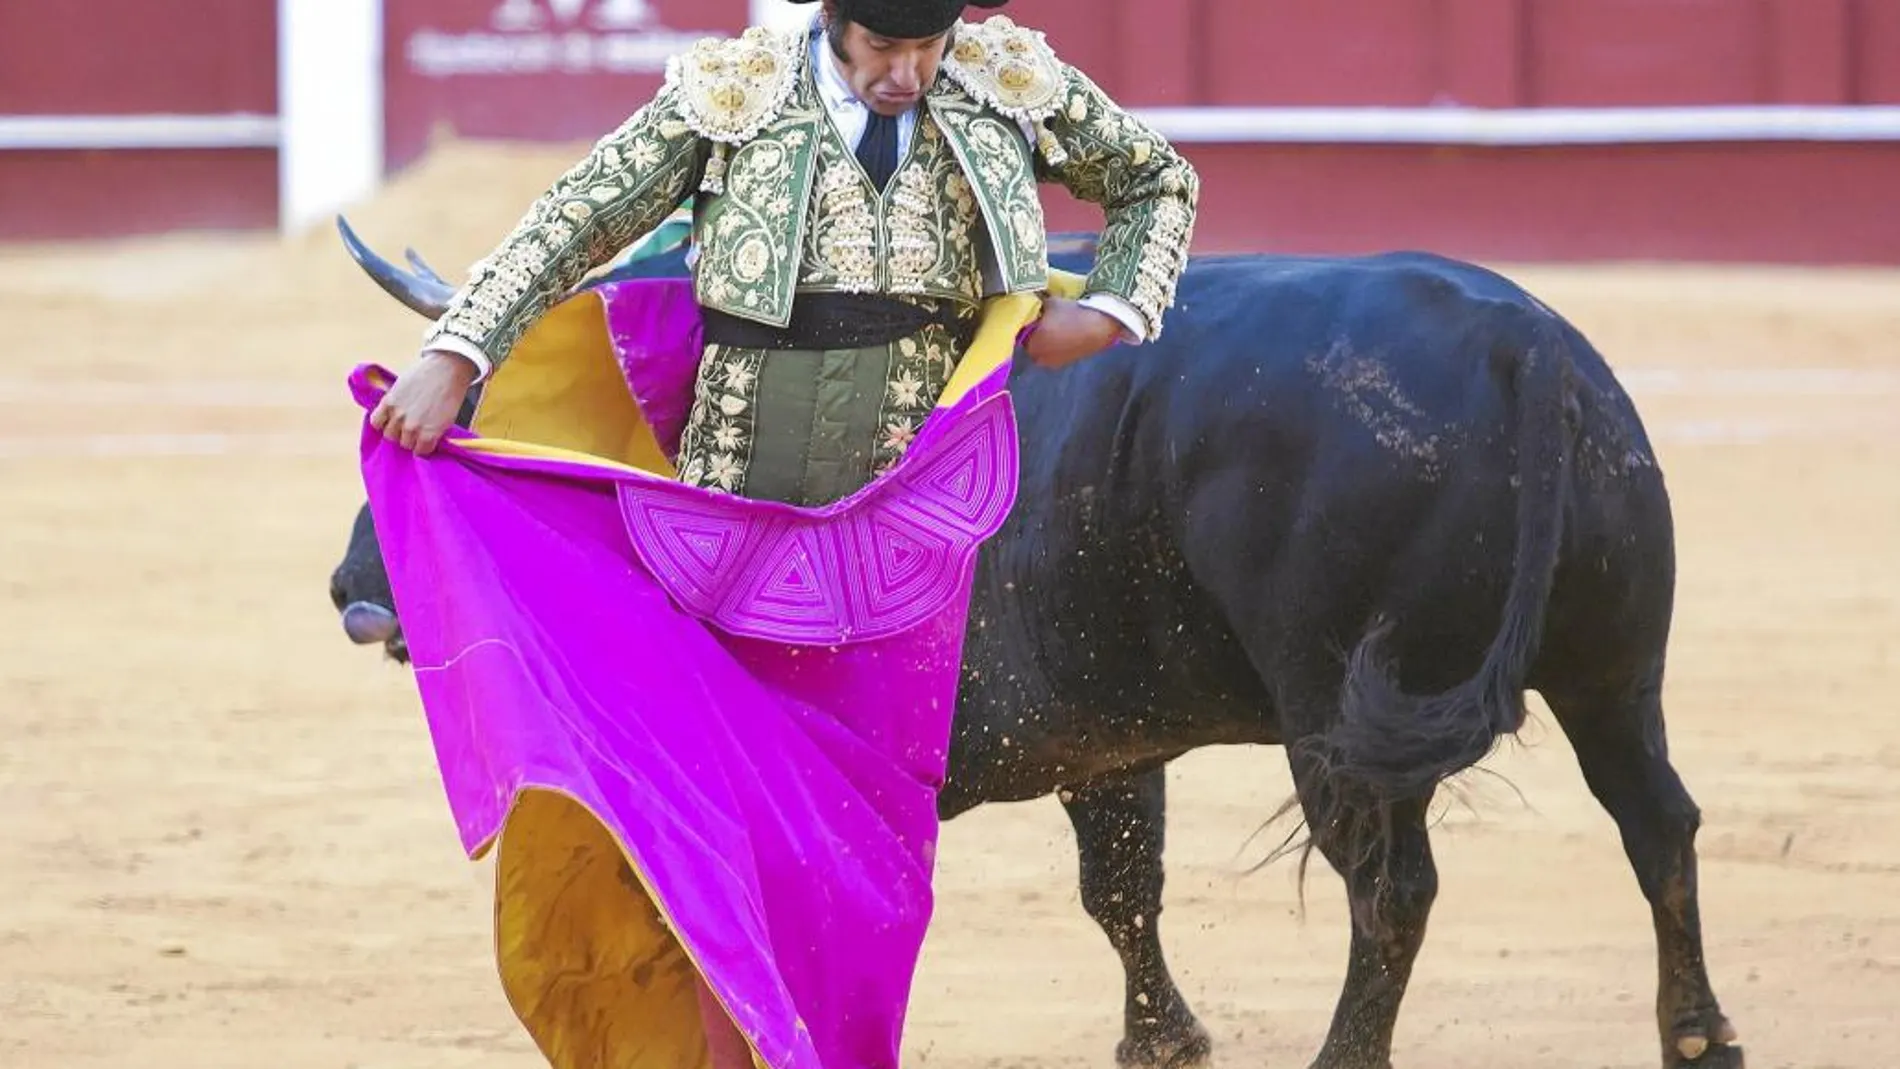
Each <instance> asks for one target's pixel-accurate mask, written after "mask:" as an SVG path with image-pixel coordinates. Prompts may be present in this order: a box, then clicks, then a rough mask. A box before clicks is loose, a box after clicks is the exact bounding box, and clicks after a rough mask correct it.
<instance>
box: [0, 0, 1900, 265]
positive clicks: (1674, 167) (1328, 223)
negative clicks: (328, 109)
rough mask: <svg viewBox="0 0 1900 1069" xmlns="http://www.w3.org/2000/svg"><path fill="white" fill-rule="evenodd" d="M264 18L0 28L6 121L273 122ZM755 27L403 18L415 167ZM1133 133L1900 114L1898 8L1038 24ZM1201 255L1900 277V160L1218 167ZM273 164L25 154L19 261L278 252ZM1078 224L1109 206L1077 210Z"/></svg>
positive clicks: (1363, 2) (1743, 6)
mask: <svg viewBox="0 0 1900 1069" xmlns="http://www.w3.org/2000/svg"><path fill="white" fill-rule="evenodd" d="M274 8H275V5H274V4H271V3H269V2H267V0H93V2H91V3H87V4H83V5H81V4H53V3H39V4H29V3H0V114H9V113H10V114H54V113H63V114H86V113H93V114H98V113H117V114H141V113H161V112H170V113H183V114H206V113H223V112H231V111H244V112H260V113H265V114H268V113H271V112H274V110H275V99H274V97H275V88H274V86H275V56H276V46H275V17H274ZM746 8H747V5H746V0H387V7H386V11H387V19H388V24H387V34H386V55H387V59H386V75H387V79H388V84H387V87H386V98H387V102H388V109H389V114H388V122H387V139H388V152H389V162H390V166H391V168H392V169H394V168H399V167H401V166H404V165H406V164H407V163H409V162H412V161H413V160H414V159H415V158H416V157H417V156H418V155H419V154H420V153H422V152H424V151H426V148H427V145H428V141H429V138H430V137H431V136H432V133H433V132H435V131H438V130H452V131H455V132H457V133H459V134H461V135H463V136H470V137H486V138H513V139H525V140H536V141H559V142H570V143H571V142H584V141H588V140H591V139H593V138H595V137H598V136H600V135H601V134H603V133H605V132H606V131H607V130H609V129H611V128H612V127H613V126H614V125H615V124H617V123H618V122H620V121H621V120H622V119H623V118H625V116H626V115H627V114H629V113H630V112H631V111H632V110H633V108H635V107H637V106H638V105H639V103H640V102H641V101H643V100H645V99H646V98H647V97H648V96H649V95H651V93H652V92H653V91H654V89H655V88H657V86H658V84H659V81H660V71H661V69H662V61H663V58H664V56H665V55H666V54H668V53H670V52H673V51H675V50H677V49H678V48H681V47H684V46H685V45H687V44H689V43H690V42H691V41H692V40H693V39H695V38H697V37H699V36H701V35H704V34H729V33H731V32H734V31H735V30H736V29H737V28H738V27H739V26H741V25H742V24H743V22H744V20H745V14H746ZM1010 10H1011V13H1012V14H1013V15H1015V17H1017V18H1018V19H1019V20H1020V21H1023V22H1025V23H1029V24H1031V25H1035V26H1037V27H1039V28H1042V29H1043V30H1045V31H1046V32H1047V33H1048V35H1049V37H1050V40H1051V41H1052V42H1053V43H1054V44H1055V45H1056V46H1057V48H1058V50H1059V51H1060V52H1061V53H1062V54H1063V55H1064V57H1065V58H1067V59H1069V60H1071V61H1072V62H1075V63H1077V64H1078V65H1080V66H1082V67H1084V68H1085V69H1086V70H1088V71H1089V72H1090V73H1091V75H1093V76H1094V77H1095V78H1096V80H1097V81H1099V82H1100V83H1101V84H1102V85H1103V86H1104V87H1105V88H1107V89H1108V90H1109V91H1110V92H1111V93H1113V94H1114V95H1116V96H1117V97H1118V98H1119V99H1121V100H1122V101H1124V102H1125V103H1127V104H1130V105H1135V106H1190V105H1241V106H1250V105H1317V106H1328V105H1331V106H1340V105H1373V106H1379V105H1396V106H1406V107H1428V106H1433V105H1466V106H1475V107H1486V108H1511V107H1516V108H1535V107H1547V106H1567V107H1569V106H1602V105H1706V104H1781V103H1800V104H1821V105H1855V104H1900V0H1666V2H1665V0H1326V2H1324V3H1315V2H1313V0H1169V2H1168V3H1163V4H1157V3H1154V2H1153V0H1145V2H1143V0H1015V3H1014V4H1012V5H1011V8H1010ZM1187 151H1188V152H1189V154H1190V155H1191V156H1192V157H1193V158H1194V159H1195V160H1196V162H1197V163H1198V164H1199V165H1200V166H1201V168H1202V171H1203V174H1204V177H1205V178H1206V182H1207V197H1206V202H1205V208H1204V215H1203V219H1202V223H1201V226H1200V228H1199V231H1198V235H1199V237H1198V241H1197V244H1198V245H1199V246H1200V247H1203V248H1208V249H1216V248H1218V249H1232V248H1245V247H1259V248H1283V249H1298V250H1302V251H1333V250H1358V249H1365V248H1382V247H1393V246H1428V247H1431V248H1436V249H1441V250H1443V251H1447V252H1455V253H1461V254H1466V255H1482V256H1517V257H1535V258H1559V259H1561V258H1595V257H1612V258H1614V257H1635V256H1641V257H1694V258H1699V259H1717V260H1721V259H1771V260H1791V261H1863V262H1887V263H1900V235H1897V234H1896V233H1895V228H1896V227H1897V226H1900V221H1897V220H1896V216H1897V215H1900V213H1896V212H1895V210H1894V208H1893V195H1892V194H1891V193H1889V192H1886V191H1890V190H1893V189H1895V188H1900V183H1897V182H1896V169H1897V168H1900V162H1896V161H1897V160H1900V143H1895V142H1876V143H1866V144H1830V143H1802V142H1789V143H1778V144H1748V143H1743V144H1723V145H1713V144H1710V145H1659V146H1611V147H1602V148H1589V147H1577V148H1525V149H1500V150H1472V149H1464V148H1448V147H1433V146H1417V147H1407V146H1376V147H1374V146H1367V147H1353V146H1323V145H1322V146H1289V145H1195V146H1189V147H1188V149H1187ZM274 162H275V154H274V153H273V152H270V151H267V150H228V151H204V150H195V151H174V152H135V151H108V152H18V151H0V238H18V237H64V236H79V235H94V234H115V233H127V232H135V231H152V230H163V229H170V228H174V227H248V226H268V225H271V224H272V223H273V222H274V220H275V213H276V179H275V176H274ZM1049 200H1050V204H1051V213H1052V219H1053V221H1054V222H1055V223H1056V224H1057V225H1062V226H1073V225H1088V224H1089V223H1090V222H1091V221H1092V219H1093V218H1094V213H1093V211H1092V210H1091V209H1087V208H1084V207H1080V206H1077V205H1075V204H1073V203H1069V202H1068V201H1067V198H1066V197H1064V196H1063V195H1062V194H1061V193H1060V192H1059V191H1052V193H1051V195H1050V198H1049Z"/></svg>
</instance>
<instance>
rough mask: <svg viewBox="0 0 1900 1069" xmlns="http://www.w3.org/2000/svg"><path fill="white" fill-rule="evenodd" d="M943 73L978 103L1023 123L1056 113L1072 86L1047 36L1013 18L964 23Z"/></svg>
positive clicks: (995, 16) (1005, 16) (994, 17)
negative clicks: (1069, 86) (1067, 90)
mask: <svg viewBox="0 0 1900 1069" xmlns="http://www.w3.org/2000/svg"><path fill="white" fill-rule="evenodd" d="M942 70H943V74H944V76H945V77H947V78H949V79H950V81H952V82H954V83H955V84H956V85H957V87H958V88H960V89H962V90H963V91H964V92H965V93H968V94H969V95H970V96H972V97H974V98H975V99H976V100H977V102H978V103H980V104H982V105H984V106H985V107H988V108H990V109H991V110H993V111H996V112H998V113H1000V114H1003V115H1006V116H1008V117H1010V118H1012V119H1015V120H1017V121H1018V122H1040V121H1042V120H1043V119H1046V118H1048V117H1049V116H1050V115H1053V114H1055V111H1056V109H1057V108H1058V107H1060V106H1061V105H1062V101H1063V96H1064V93H1065V91H1066V89H1067V88H1068V75H1067V71H1066V69H1065V68H1064V66H1063V64H1062V61H1061V60H1060V59H1058V58H1056V53H1055V49H1053V48H1051V47H1050V46H1049V42H1048V40H1047V39H1045V38H1044V36H1043V34H1042V32H1041V31H1040V30H1034V29H1031V28H1029V27H1027V26H1022V25H1018V24H1017V23H1016V22H1015V21H1014V20H1012V19H1011V18H1009V17H1008V16H1007V15H993V16H991V17H989V18H987V19H985V20H983V21H982V22H968V23H961V24H959V25H958V27H957V42H956V45H955V46H954V47H953V48H951V49H950V54H949V55H947V56H945V57H944V62H943V68H942Z"/></svg>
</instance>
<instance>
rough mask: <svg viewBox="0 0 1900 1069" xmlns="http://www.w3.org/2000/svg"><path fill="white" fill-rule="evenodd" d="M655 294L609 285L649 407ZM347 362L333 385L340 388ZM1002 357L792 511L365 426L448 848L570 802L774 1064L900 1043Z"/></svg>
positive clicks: (888, 1067)
mask: <svg viewBox="0 0 1900 1069" xmlns="http://www.w3.org/2000/svg"><path fill="white" fill-rule="evenodd" d="M677 295H678V291H677V289H675V288H673V287H671V286H670V285H669V284H668V282H653V283H648V282H641V283H635V284H623V285H621V286H619V287H617V288H616V289H615V291H614V292H612V293H610V294H607V295H606V299H607V301H608V305H607V308H608V315H609V320H610V322H611V324H612V330H613V332H614V334H615V336H616V340H617V344H619V339H620V337H621V332H622V331H623V329H624V330H626V331H627V332H628V334H627V337H628V338H629V339H630V340H631V343H630V344H625V345H622V346H621V351H622V354H623V356H625V357H626V358H627V365H628V368H629V375H628V378H629V381H630V384H633V385H631V386H630V388H632V389H633V390H634V391H635V393H636V396H639V397H641V399H642V402H643V404H646V405H652V406H657V410H658V411H660V412H663V413H664V412H672V411H674V410H673V409H668V408H666V407H665V406H666V405H668V404H678V403H680V401H679V398H680V397H681V393H682V390H684V391H685V392H686V393H687V394H690V380H691V375H692V371H693V367H692V364H691V363H690V362H681V361H678V360H673V361H671V362H670V364H669V366H667V367H666V368H664V369H662V368H661V367H660V366H659V365H660V363H662V362H665V360H664V358H656V359H655V360H654V361H649V362H643V361H642V359H641V358H640V357H639V356H638V354H639V353H641V352H655V353H675V354H676V353H677V352H678V351H679V349H680V348H681V346H679V345H675V344H672V343H671V342H670V341H667V340H665V339H662V342H663V343H656V344H652V345H643V344H642V343H640V342H639V341H638V338H639V336H640V335H641V334H642V330H643V329H644V330H649V331H650V330H662V329H677V328H678V326H679V316H678V314H676V313H678V311H679V308H678V306H677V304H676V303H675V302H674V300H673V299H674V298H675V297H677ZM649 301H651V302H656V303H646V302H649ZM628 302H634V303H639V304H641V305H642V307H640V308H638V309H634V308H629V307H627V304H628ZM641 322H645V323H646V324H647V326H646V327H645V328H640V327H639V326H638V324H639V323H641ZM668 324H671V328H669V327H668ZM695 344H696V343H695ZM371 370H372V369H371V368H369V367H367V366H365V367H361V368H358V369H357V370H356V373H355V374H354V375H353V376H352V378H351V385H352V389H353V392H354V395H355V397H356V398H357V401H358V402H359V403H360V404H362V405H363V406H364V407H365V409H366V410H367V409H369V408H372V407H373V406H374V404H375V402H376V400H377V398H378V396H379V393H378V391H377V390H376V389H375V388H374V387H373V386H372V385H371V379H370V377H369V374H368V373H369V372H370V371H371ZM643 376H644V378H643ZM1006 377H1007V368H1006V367H1005V368H1002V369H999V370H998V371H997V372H996V373H995V374H993V375H992V376H991V377H990V378H989V379H988V380H986V381H985V382H984V383H982V384H981V385H980V386H979V387H978V388H977V389H975V390H973V391H972V392H971V393H970V394H969V395H967V396H965V397H964V398H962V399H961V400H959V401H958V402H957V403H956V404H955V405H954V406H952V407H949V408H946V409H942V410H939V411H938V412H937V413H936V414H935V415H933V416H932V418H931V419H930V420H929V421H928V422H927V423H926V425H925V427H924V428H923V430H922V431H921V432H920V433H919V435H918V437H917V439H916V440H915V442H914V443H913V445H912V446H911V448H910V450H909V452H908V454H907V456H906V457H905V458H904V459H903V460H902V461H901V462H900V463H899V464H898V465H896V466H895V467H894V468H893V469H892V470H891V471H890V472H888V473H887V474H885V475H884V476H882V477H881V478H880V479H878V480H877V481H876V482H874V483H872V484H871V485H869V486H867V487H866V488H864V489H863V490H861V491H860V492H858V493H857V494H855V495H853V496H852V497H851V498H849V499H846V500H844V501H840V502H837V503H834V504H832V505H828V506H825V507H822V508H815V509H803V508H797V507H794V506H789V505H782V504H778V503H773V502H759V501H750V500H746V499H743V498H738V497H734V496H731V495H725V494H720V493H717V492H714V491H707V490H700V489H697V488H694V487H688V486H684V485H682V484H679V483H676V482H673V481H671V480H667V479H663V478H659V477H654V476H646V475H639V474H622V473H618V472H613V471H609V470H605V469H601V468H597V467H594V466H591V465H583V464H574V463H566V462H559V461H548V460H541V459H528V458H520V457H506V456H498V455H493V454H485V453H480V452H476V451H472V450H469V449H466V448H464V447H463V446H462V444H461V443H463V442H464V441H466V439H467V437H468V435H467V434H466V433H465V432H464V433H457V434H455V435H453V436H452V437H451V438H450V440H448V441H446V442H444V443H443V444H442V446H441V447H440V448H439V449H438V451H437V453H436V454H435V455H434V456H432V457H428V458H418V457H416V456H414V455H413V454H411V453H409V452H407V451H405V450H404V449H402V448H401V447H400V446H398V445H395V444H391V443H388V442H386V441H384V439H383V438H382V437H381V436H380V435H379V434H378V433H377V432H376V431H375V430H374V429H373V428H371V427H370V426H369V425H368V424H367V422H365V424H364V426H363V432H362V439H361V454H362V470H363V476H364V481H365V484H366V487H367V489H368V492H369V500H370V505H371V509H372V513H373V516H374V520H375V523H376V530H377V534H378V537H379V539H380V542H381V545H382V548H383V552H384V556H385V559H386V561H387V563H388V568H389V575H390V582H391V587H392V589H393V591H394V594H395V598H396V600H397V602H398V604H399V608H400V613H401V616H402V621H403V627H404V631H405V635H406V638H407V640H408V644H409V650H410V653H411V655H412V657H413V659H414V664H415V670H416V680H417V685H418V687H419V690H420V694H421V699H422V705H423V708H424V711H425V714H426V718H427V722H428V726H429V730H430V733H431V735H432V738H433V742H434V745H435V751H436V756H437V760H438V764H439V767H440V771H441V775H442V782H443V786H444V788H445V790H446V793H447V796H448V802H449V808H450V810H451V812H452V814H453V816H454V819H455V822H456V826H457V828H458V830H459V832H460V835H461V839H462V843H463V845H464V847H465V848H466V849H468V850H470V851H471V852H473V851H475V850H477V849H478V848H479V847H480V846H481V845H482V844H484V843H485V842H487V841H489V840H490V839H491V838H492V837H493V836H494V835H496V834H497V833H498V832H499V831H500V828H501V823H502V821H503V819H504V818H505V816H506V814H507V812H508V809H509V805H510V802H511V800H512V798H513V797H514V796H515V794H516V793H517V792H519V791H521V790H523V789H526V788H535V787H541V788H548V789H552V790H557V791H560V792H563V793H566V794H568V795H570V796H572V797H574V798H576V799H578V800H579V801H581V802H582V803H583V804H585V805H586V806H588V807H589V809H590V810H591V811H592V812H593V813H594V814H595V816H597V817H598V818H599V819H600V821H601V822H602V824H603V825H604V826H605V827H607V828H608V829H609V830H610V831H611V832H612V833H613V834H614V835H615V837H616V838H617V839H618V840H619V841H620V843H621V844H622V846H623V847H624V848H625V849H626V851H627V853H628V855H629V857H630V858H631V859H632V860H633V862H634V863H635V864H636V865H638V866H639V867H640V868H641V870H642V871H643V873H644V874H645V875H646V876H647V878H648V881H649V883H650V885H651V886H652V887H653V888H654V889H655V892H656V894H657V896H658V897H659V899H660V904H661V906H662V908H663V909H664V911H665V912H666V913H667V914H668V915H669V916H670V917H671V918H672V920H673V922H674V924H675V926H676V934H677V935H678V937H679V938H680V940H681V941H682V943H683V944H684V945H685V946H686V947H687V949H688V951H689V952H690V953H691V954H692V955H693V957H694V959H695V960H696V961H697V962H699V963H700V964H701V966H702V968H703V969H704V971H705V973H706V974H707V980H708V982H709V983H710V984H711V985H712V986H713V987H714V989H715V990H716V991H718V992H719V994H720V995H721V997H722V999H723V1000H724V1002H725V1003H726V1005H727V1006H729V1007H731V1008H732V1011H733V1015H734V1017H735V1019H736V1021H737V1023H738V1025H739V1027H740V1028H741V1029H742V1030H743V1031H744V1032H745V1033H746V1034H747V1035H748V1036H749V1037H750V1038H751V1040H752V1041H753V1044H754V1045H755V1047H756V1048H757V1049H758V1050H759V1052H760V1053H761V1055H762V1056H763V1057H764V1058H765V1059H766V1060H767V1061H768V1062H769V1063H770V1065H771V1066H773V1067H774V1069H894V1067H895V1066H897V1064H898V1052H899V1048H900V1044H901V1037H902V1029H903V1023H904V1016H905V1008H906V1004H907V1002H908V998H909V993H910V985H911V981H912V976H913V974H914V971H915V967H916V963H917V959H918V955H919V953H920V951H921V947H922V942H923V938H924V934H925V929H926V926H927V924H928V921H929V917H930V914H931V908H932V901H933V899H932V893H931V873H932V869H933V867H934V862H935V848H936V841H937V817H936V796H937V791H938V789H939V787H940V786H941V783H942V778H943V774H944V765H945V760H946V756H947V749H948V742H949V730H950V720H951V716H952V713H953V710H954V707H955V695H956V686H957V677H958V669H959V663H960V658H961V652H962V642H963V630H964V623H965V615H966V611H967V606H968V597H969V584H970V576H971V568H972V559H973V554H974V552H975V550H976V548H977V546H978V544H979V543H980V542H981V540H982V539H984V538H987V537H988V536H989V535H990V534H992V533H993V532H994V531H995V529H996V527H997V526H998V525H1000V523H1001V522H1002V519H1003V517H1004V514H1005V513H1006V512H1007V510H1008V508H1009V506H1010V504H1011V503H1012V501H1013V498H1014V494H1015V491H1016V452H1015V425H1014V418H1013V414H1012V411H1011V408H1010V405H1009V398H1008V394H1007V392H1006V390H1005V383H1006ZM682 382H684V383H685V385H684V386H682ZM683 411H684V410H683V409H679V410H678V412H679V413H682V414H683ZM661 418H663V419H667V420H669V421H674V420H676V419H677V418H678V417H676V416H662V417H661ZM676 437H677V427H676V426H675V428H674V430H673V431H672V433H671V435H670V436H669V438H676ZM669 438H663V439H662V441H668V440H669Z"/></svg>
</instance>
